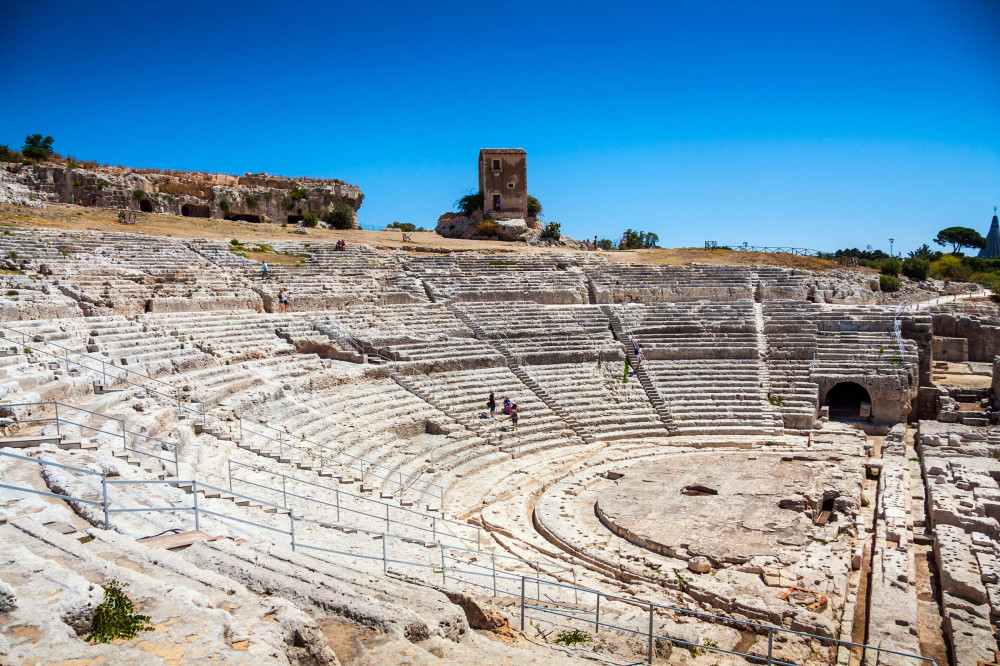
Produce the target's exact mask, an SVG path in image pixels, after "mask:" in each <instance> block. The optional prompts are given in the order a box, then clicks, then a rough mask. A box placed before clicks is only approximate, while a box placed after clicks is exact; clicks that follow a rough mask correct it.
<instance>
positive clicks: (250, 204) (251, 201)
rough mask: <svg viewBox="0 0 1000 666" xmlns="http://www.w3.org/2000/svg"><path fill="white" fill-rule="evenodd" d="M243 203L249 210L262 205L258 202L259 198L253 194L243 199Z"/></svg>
mask: <svg viewBox="0 0 1000 666" xmlns="http://www.w3.org/2000/svg"><path fill="white" fill-rule="evenodd" d="M243 203H245V204H246V205H247V208H256V207H257V206H259V205H260V202H259V201H257V197H255V196H254V195H252V194H248V195H246V196H245V197H243Z"/></svg>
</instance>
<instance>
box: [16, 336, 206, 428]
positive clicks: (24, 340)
mask: <svg viewBox="0 0 1000 666" xmlns="http://www.w3.org/2000/svg"><path fill="white" fill-rule="evenodd" d="M0 329H2V330H5V331H9V332H11V333H16V334H18V335H20V336H21V346H22V347H24V348H25V349H30V350H31V352H32V353H34V352H36V351H37V352H38V353H40V354H44V355H45V356H49V357H52V358H54V359H55V360H56V361H60V362H64V363H65V364H66V371H67V372H68V371H69V369H70V358H69V355H70V354H75V355H76V356H78V357H83V358H84V359H86V360H88V361H96V362H98V363H100V364H101V368H100V370H98V369H97V368H92V367H90V366H88V365H85V364H83V363H81V362H80V361H78V360H75V359H74V360H73V361H72V363H73V365H75V366H77V367H79V368H83V369H85V370H89V371H91V372H95V373H96V372H100V373H101V377H102V378H103V381H104V383H105V385H106V384H107V381H108V368H109V367H110V369H111V370H112V372H111V378H112V380H114V381H121V382H124V383H126V384H128V385H130V386H135V387H137V388H141V389H143V390H145V391H147V392H149V393H151V394H154V395H158V396H161V397H164V398H167V399H169V400H170V401H171V402H174V401H176V402H177V408H178V409H180V410H186V411H189V412H191V413H193V414H196V415H198V416H201V417H202V419H204V418H205V402H204V401H203V400H191V399H187V402H190V403H193V404H199V405H201V411H198V410H195V409H191V408H190V407H188V406H187V405H184V404H183V402H182V398H181V392H180V389H178V388H177V387H176V386H174V385H173V384H170V383H168V382H164V381H161V380H159V379H156V378H154V377H150V376H149V375H146V374H143V373H141V372H136V371H135V370H129V369H128V368H123V367H122V366H120V365H114V364H113V363H108V362H107V361H105V360H104V359H101V358H98V357H96V356H91V355H90V354H84V353H83V352H80V351H76V350H75V349H70V348H69V347H64V346H63V345H60V344H57V343H55V342H51V341H49V340H43V339H41V338H39V337H37V336H35V335H33V334H31V333H26V332H24V331H19V330H17V329H15V328H11V327H9V326H4V325H2V324H0ZM4 339H9V338H6V336H4ZM29 339H30V342H31V343H32V344H45V345H50V346H52V347H55V348H57V349H61V350H62V351H63V355H62V356H59V355H58V354H53V353H52V352H49V351H46V350H44V349H34V348H32V347H29V346H28V340H29ZM115 370H120V371H122V372H124V373H125V375H124V376H115V372H114V371H115ZM129 375H136V376H138V377H141V378H142V379H146V380H148V381H151V382H154V383H156V384H160V385H163V386H167V387H169V388H171V389H172V390H173V391H175V392H176V395H170V394H168V393H164V392H162V391H158V390H156V389H153V388H150V387H149V386H146V385H144V384H140V383H138V382H134V381H130V380H129V379H128V376H129Z"/></svg>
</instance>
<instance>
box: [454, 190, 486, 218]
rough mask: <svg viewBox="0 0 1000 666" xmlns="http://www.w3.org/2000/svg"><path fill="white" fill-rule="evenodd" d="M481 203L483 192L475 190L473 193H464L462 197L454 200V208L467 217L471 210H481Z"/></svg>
mask: <svg viewBox="0 0 1000 666" xmlns="http://www.w3.org/2000/svg"><path fill="white" fill-rule="evenodd" d="M483 205H484V204H483V193H482V192H476V193H475V194H466V195H465V196H464V197H462V198H461V199H459V200H458V201H456V202H455V210H457V211H458V212H459V213H461V214H462V215H464V216H466V217H469V216H470V215H472V213H473V212H475V211H477V210H483Z"/></svg>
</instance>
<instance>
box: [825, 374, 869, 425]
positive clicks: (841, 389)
mask: <svg viewBox="0 0 1000 666" xmlns="http://www.w3.org/2000/svg"><path fill="white" fill-rule="evenodd" d="M863 402H867V403H868V404H869V405H870V404H871V402H872V397H871V394H870V393H869V392H868V389H866V388H865V387H864V386H862V385H861V384H858V383H857V382H838V383H837V384H834V385H833V387H831V388H830V390H829V391H827V392H826V398H825V399H824V401H823V404H824V405H826V406H828V407H829V408H830V418H831V419H833V420H851V421H855V420H858V419H860V418H861V403H863Z"/></svg>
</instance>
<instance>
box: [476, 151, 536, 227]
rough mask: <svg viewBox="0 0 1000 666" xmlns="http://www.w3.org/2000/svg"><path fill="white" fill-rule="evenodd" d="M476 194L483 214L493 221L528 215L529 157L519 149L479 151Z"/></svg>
mask: <svg viewBox="0 0 1000 666" xmlns="http://www.w3.org/2000/svg"><path fill="white" fill-rule="evenodd" d="M479 191H480V192H482V194H483V213H485V214H486V215H489V216H491V217H492V218H493V219H496V220H510V219H515V218H520V219H524V218H525V217H527V215H528V154H527V153H526V152H525V151H524V150H523V149H522V148H483V149H482V150H480V151H479Z"/></svg>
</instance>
